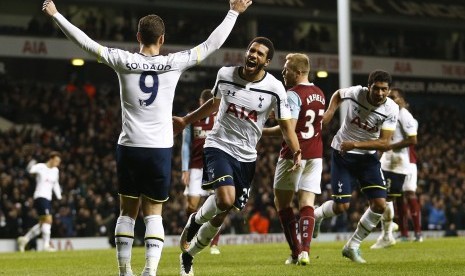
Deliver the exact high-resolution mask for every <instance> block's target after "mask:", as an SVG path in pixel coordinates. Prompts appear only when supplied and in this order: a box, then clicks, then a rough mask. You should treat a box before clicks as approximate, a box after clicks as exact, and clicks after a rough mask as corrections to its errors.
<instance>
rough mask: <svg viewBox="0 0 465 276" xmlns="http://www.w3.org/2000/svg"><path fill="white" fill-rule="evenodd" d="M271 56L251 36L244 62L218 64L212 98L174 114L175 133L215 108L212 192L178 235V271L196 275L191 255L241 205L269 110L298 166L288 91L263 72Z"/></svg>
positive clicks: (210, 142)
mask: <svg viewBox="0 0 465 276" xmlns="http://www.w3.org/2000/svg"><path fill="white" fill-rule="evenodd" d="M273 55H274V46H273V43H272V42H271V41H270V40H269V39H267V38H265V37H256V38H254V39H253V40H252V41H251V42H250V44H249V46H248V47H247V51H246V53H245V60H244V65H243V66H235V67H222V68H221V69H220V70H219V71H218V75H217V78H216V83H215V86H214V88H213V90H212V91H213V99H211V100H209V101H208V102H206V103H205V104H204V105H202V106H201V107H200V108H199V109H197V110H196V111H194V112H192V113H190V114H188V115H186V116H185V117H183V118H177V117H175V118H174V123H175V126H176V128H175V130H176V131H175V133H176V132H179V131H180V130H181V129H182V128H184V127H185V125H186V124H188V123H192V122H195V121H197V120H199V119H201V118H205V117H206V116H208V115H209V114H211V113H212V112H214V111H217V110H218V115H217V120H216V121H215V124H214V126H213V129H212V131H211V132H210V133H209V134H208V135H207V138H206V141H205V146H204V155H205V164H204V181H205V183H204V185H203V187H204V189H211V188H213V189H215V194H214V195H211V196H209V197H208V198H207V200H206V201H205V203H204V204H203V205H202V207H200V209H199V210H198V212H197V213H194V214H192V215H191V216H190V217H189V219H188V221H187V224H186V226H185V228H184V230H183V232H182V234H181V241H180V247H181V250H182V251H183V253H181V255H180V264H181V275H193V274H194V272H193V267H192V262H193V258H194V256H195V255H196V254H197V253H199V252H200V251H201V250H202V249H203V248H205V247H206V246H207V245H208V244H209V242H210V240H211V239H212V238H213V237H214V236H215V235H216V233H217V232H218V231H219V229H220V227H221V225H222V223H223V220H224V218H225V217H226V215H227V214H228V213H229V211H230V210H231V209H232V208H236V209H239V210H241V209H242V208H243V207H244V206H245V204H246V203H247V201H248V197H249V191H250V184H251V182H252V179H253V176H254V173H255V160H256V158H257V151H256V149H255V148H256V146H257V142H258V140H259V139H260V137H261V135H262V130H263V126H264V124H265V121H266V120H267V119H268V117H269V115H270V113H271V111H272V110H273V109H274V110H275V114H276V118H277V119H278V122H279V125H280V127H281V130H282V133H283V136H284V139H285V141H286V143H287V144H288V145H289V147H290V149H291V151H292V152H293V157H294V158H293V161H294V165H293V166H292V167H291V168H290V170H295V169H297V168H298V167H299V166H300V159H301V152H300V149H299V142H298V139H297V136H296V134H295V132H294V129H293V128H292V124H291V120H290V119H291V114H290V109H289V104H288V102H287V95H286V90H285V88H284V86H283V84H282V83H281V82H280V81H278V80H277V79H276V78H275V77H274V76H272V75H271V74H269V73H268V72H266V71H265V67H266V66H268V64H269V63H270V62H271V59H272V58H273ZM194 237H195V238H194Z"/></svg>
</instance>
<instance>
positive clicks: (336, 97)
mask: <svg viewBox="0 0 465 276" xmlns="http://www.w3.org/2000/svg"><path fill="white" fill-rule="evenodd" d="M391 82H392V79H391V75H390V74H389V73H387V72H385V71H382V70H375V71H373V72H371V73H370V75H369V77H368V87H362V86H352V87H349V88H343V89H339V90H337V91H336V92H335V93H334V94H333V95H332V97H331V100H330V102H329V106H328V110H327V111H326V112H325V114H324V115H323V125H327V124H328V123H329V122H330V121H331V119H332V118H333V116H334V113H335V112H336V110H337V108H338V107H339V106H340V104H341V103H342V101H347V102H348V106H347V114H345V116H344V120H343V122H342V125H341V127H340V128H339V131H338V132H337V133H336V135H335V136H334V138H333V141H332V143H331V147H332V148H333V152H332V155H331V186H332V189H333V195H332V196H333V200H328V201H326V202H325V203H323V204H322V205H321V206H320V207H318V208H316V210H315V230H314V237H316V236H317V235H318V233H319V226H320V224H321V221H322V220H323V219H325V218H329V217H333V216H336V215H339V214H341V213H343V212H345V211H347V209H348V208H349V205H350V198H351V195H352V190H353V188H354V187H353V185H354V184H355V183H354V182H355V181H356V180H358V184H359V185H360V190H361V191H362V192H363V193H365V195H366V196H367V197H368V200H369V203H370V206H369V208H368V209H367V210H366V211H365V213H364V214H363V215H362V217H361V218H360V221H359V223H358V225H357V229H356V230H355V233H354V234H353V235H352V236H351V237H350V239H349V240H348V241H347V243H346V245H345V246H344V248H343V250H342V255H343V256H344V257H347V258H349V259H351V260H352V261H354V262H357V263H365V262H366V261H365V260H364V259H363V258H362V257H361V255H360V244H361V242H362V241H363V240H364V239H365V238H366V237H367V236H368V235H369V234H370V233H371V231H372V230H373V228H375V227H376V225H377V224H378V222H379V221H380V220H381V217H382V216H383V213H384V209H385V206H386V184H385V181H384V178H383V174H382V172H381V164H380V162H379V160H378V156H377V154H376V150H381V151H385V150H387V149H389V144H390V142H391V137H392V134H393V133H394V130H395V128H396V123H397V116H398V115H399V106H398V105H397V104H396V103H395V102H394V101H393V100H391V99H389V98H387V96H388V94H389V86H390V85H391Z"/></svg>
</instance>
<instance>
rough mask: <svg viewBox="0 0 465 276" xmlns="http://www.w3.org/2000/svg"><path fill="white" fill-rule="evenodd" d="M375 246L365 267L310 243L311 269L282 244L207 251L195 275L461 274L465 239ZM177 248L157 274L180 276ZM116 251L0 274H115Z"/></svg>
mask: <svg viewBox="0 0 465 276" xmlns="http://www.w3.org/2000/svg"><path fill="white" fill-rule="evenodd" d="M372 243H373V241H366V242H365V243H363V244H362V256H363V257H364V258H365V259H366V260H367V262H368V263H367V264H356V263H353V262H351V261H349V260H348V259H345V258H343V257H342V256H341V248H342V246H343V244H344V243H343V242H314V243H313V244H312V251H311V254H310V258H311V260H310V265H309V266H305V267H301V266H294V265H292V266H286V265H284V260H285V259H286V258H287V256H288V254H289V250H288V247H287V245H286V244H255V245H229V246H227V245H224V246H221V247H220V248H221V254H220V255H210V253H209V251H208V250H205V251H204V252H202V253H201V254H199V255H197V257H196V258H195V260H194V271H195V275H197V276H198V275H228V276H230V275H240V276H248V275H266V276H272V275H279V276H282V275H316V276H324V275H331V276H332V275H344V276H359V275H378V276H379V275H386V276H392V275H409V276H410V275H434V276H441V275H465V238H464V237H461V238H441V239H426V240H425V241H424V242H423V243H414V242H403V243H398V244H397V245H395V246H394V247H391V248H388V249H380V250H371V249H370V248H369V247H370V245H371V244H372ZM179 253H180V250H179V248H176V247H170V248H165V249H164V250H163V254H162V259H161V261H160V265H159V267H158V274H157V275H159V276H161V275H179ZM115 254H116V253H115V250H114V249H113V250H111V249H109V250H87V251H61V252H53V253H52V252H25V253H19V252H15V253H2V254H0V275H21V276H27V275H65V276H74V275H79V276H81V275H86V276H91V275H118V273H117V267H116V259H115ZM132 259H133V261H132V267H133V271H134V273H135V275H139V274H140V272H141V271H142V268H143V266H144V248H142V247H137V248H134V249H133V258H132Z"/></svg>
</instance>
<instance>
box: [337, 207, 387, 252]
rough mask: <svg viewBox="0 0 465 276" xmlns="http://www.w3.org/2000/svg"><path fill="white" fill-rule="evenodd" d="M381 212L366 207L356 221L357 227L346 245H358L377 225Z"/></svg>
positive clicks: (352, 246) (355, 246) (351, 246)
mask: <svg viewBox="0 0 465 276" xmlns="http://www.w3.org/2000/svg"><path fill="white" fill-rule="evenodd" d="M382 216H383V214H378V213H375V212H373V211H371V209H370V208H368V209H367V210H366V211H365V213H363V215H362V217H361V218H360V221H359V222H358V225H357V229H356V230H355V232H354V234H353V235H352V237H350V239H349V240H348V241H347V243H346V245H347V246H348V247H350V248H358V247H360V243H362V241H363V240H364V239H365V238H366V237H367V236H368V235H369V234H370V233H371V231H372V230H373V228H375V227H376V225H378V223H379V221H380V220H381V217H382Z"/></svg>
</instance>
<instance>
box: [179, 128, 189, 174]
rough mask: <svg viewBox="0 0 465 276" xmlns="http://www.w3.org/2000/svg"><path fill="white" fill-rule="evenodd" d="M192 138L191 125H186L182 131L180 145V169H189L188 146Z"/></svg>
mask: <svg viewBox="0 0 465 276" xmlns="http://www.w3.org/2000/svg"><path fill="white" fill-rule="evenodd" d="M191 140H192V127H191V125H190V124H189V125H187V127H186V128H185V129H184V130H183V132H182V146H181V166H182V171H188V170H189V161H190V150H191V149H190V146H191V142H192V141H191Z"/></svg>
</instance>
